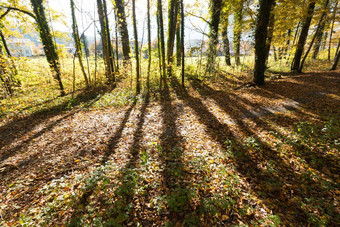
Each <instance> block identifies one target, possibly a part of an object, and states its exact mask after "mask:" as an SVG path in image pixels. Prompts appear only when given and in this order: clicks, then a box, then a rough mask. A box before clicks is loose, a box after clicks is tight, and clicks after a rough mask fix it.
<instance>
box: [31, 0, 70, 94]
mask: <svg viewBox="0 0 340 227" xmlns="http://www.w3.org/2000/svg"><path fill="white" fill-rule="evenodd" d="M42 2H43V0H31V4H32V7H33V11H34V14H35V19H36V23H37V25H38V28H39V33H40V38H41V41H42V43H43V47H44V51H45V55H46V58H47V61H48V63H49V65H50V67H51V69H52V71H53V74H54V77H55V78H56V79H57V81H58V83H59V88H60V95H61V96H64V95H65V91H64V86H63V83H62V81H61V72H60V64H59V56H58V54H57V49H56V46H55V45H54V42H53V39H52V34H51V32H50V27H49V26H48V23H47V20H46V16H45V9H44V6H43V4H42Z"/></svg>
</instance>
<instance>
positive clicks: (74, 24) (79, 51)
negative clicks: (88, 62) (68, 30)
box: [70, 0, 89, 87]
mask: <svg viewBox="0 0 340 227" xmlns="http://www.w3.org/2000/svg"><path fill="white" fill-rule="evenodd" d="M70 4H71V15H72V30H73V39H74V43H75V46H76V53H77V57H78V60H79V65H80V68H81V71H82V73H83V76H84V79H85V83H86V87H88V86H89V81H88V79H87V75H86V72H85V68H84V64H83V60H82V57H83V54H82V48H81V43H80V38H79V33H78V25H77V20H76V16H75V13H74V2H73V0H70Z"/></svg>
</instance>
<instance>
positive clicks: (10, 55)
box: [0, 25, 20, 84]
mask: <svg viewBox="0 0 340 227" xmlns="http://www.w3.org/2000/svg"><path fill="white" fill-rule="evenodd" d="M0 26H1V25H0ZM0 36H1V40H2V43H3V45H4V48H5V51H6V53H7V56H8V57H9V58H10V60H11V67H12V71H13V73H14V74H15V75H17V74H18V70H17V67H16V66H15V62H14V60H13V59H12V54H11V52H10V50H9V49H8V46H7V42H6V39H5V36H4V34H3V33H2V32H1V31H0ZM16 82H17V83H18V84H20V81H19V80H17V81H16Z"/></svg>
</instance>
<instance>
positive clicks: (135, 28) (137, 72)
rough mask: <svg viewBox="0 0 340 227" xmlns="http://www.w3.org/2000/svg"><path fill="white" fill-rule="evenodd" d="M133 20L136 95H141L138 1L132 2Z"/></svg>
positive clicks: (133, 0)
mask: <svg viewBox="0 0 340 227" xmlns="http://www.w3.org/2000/svg"><path fill="white" fill-rule="evenodd" d="M132 20H133V34H134V36H135V37H134V38H135V56H136V95H138V94H139V93H140V81H139V78H140V75H139V73H140V71H139V46H138V34H137V20H136V1H135V0H132Z"/></svg>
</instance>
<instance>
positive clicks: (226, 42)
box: [222, 11, 231, 66]
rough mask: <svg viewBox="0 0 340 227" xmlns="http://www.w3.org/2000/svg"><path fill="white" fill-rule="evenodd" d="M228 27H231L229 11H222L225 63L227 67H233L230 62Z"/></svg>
mask: <svg viewBox="0 0 340 227" xmlns="http://www.w3.org/2000/svg"><path fill="white" fill-rule="evenodd" d="M228 26H229V11H228V12H224V11H222V42H223V49H224V56H225V62H226V64H227V65H229V66H230V65H231V62H230V43H229V38H228Z"/></svg>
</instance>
